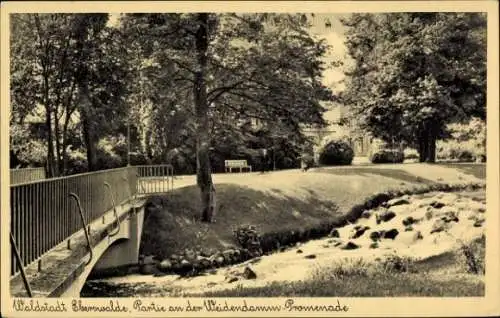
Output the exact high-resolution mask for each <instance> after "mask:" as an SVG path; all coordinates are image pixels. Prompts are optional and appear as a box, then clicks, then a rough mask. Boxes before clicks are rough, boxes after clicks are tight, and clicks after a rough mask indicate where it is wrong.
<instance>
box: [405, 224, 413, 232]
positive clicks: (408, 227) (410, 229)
mask: <svg viewBox="0 0 500 318" xmlns="http://www.w3.org/2000/svg"><path fill="white" fill-rule="evenodd" d="M411 231H413V226H411V225H409V226H407V227H405V232H411Z"/></svg>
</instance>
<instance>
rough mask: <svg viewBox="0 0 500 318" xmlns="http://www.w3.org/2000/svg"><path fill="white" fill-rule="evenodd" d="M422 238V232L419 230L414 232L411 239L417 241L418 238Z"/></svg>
mask: <svg viewBox="0 0 500 318" xmlns="http://www.w3.org/2000/svg"><path fill="white" fill-rule="evenodd" d="M423 238H424V237H423V235H422V232H420V231H417V232H415V234H414V235H413V241H418V240H421V239H423Z"/></svg>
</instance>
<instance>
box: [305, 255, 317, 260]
mask: <svg viewBox="0 0 500 318" xmlns="http://www.w3.org/2000/svg"><path fill="white" fill-rule="evenodd" d="M304 258H307V259H315V258H316V255H315V254H309V255H306V256H304Z"/></svg>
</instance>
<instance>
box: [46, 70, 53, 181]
mask: <svg viewBox="0 0 500 318" xmlns="http://www.w3.org/2000/svg"><path fill="white" fill-rule="evenodd" d="M43 82H44V84H43V85H44V93H43V94H44V103H45V126H46V129H47V167H46V169H47V177H48V178H52V177H54V176H55V169H54V168H55V167H54V137H53V135H52V108H51V105H50V101H49V78H48V75H47V74H46V71H45V69H44V81H43Z"/></svg>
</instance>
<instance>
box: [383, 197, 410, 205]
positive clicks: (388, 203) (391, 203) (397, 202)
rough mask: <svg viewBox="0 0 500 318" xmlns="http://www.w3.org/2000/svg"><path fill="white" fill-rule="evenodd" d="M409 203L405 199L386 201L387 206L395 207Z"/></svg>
mask: <svg viewBox="0 0 500 318" xmlns="http://www.w3.org/2000/svg"><path fill="white" fill-rule="evenodd" d="M409 203H410V202H409V201H408V199H406V198H395V199H392V200H389V201H387V206H388V207H391V206H396V205H403V204H409Z"/></svg>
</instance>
